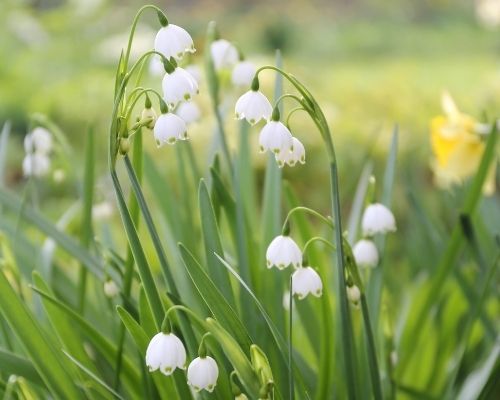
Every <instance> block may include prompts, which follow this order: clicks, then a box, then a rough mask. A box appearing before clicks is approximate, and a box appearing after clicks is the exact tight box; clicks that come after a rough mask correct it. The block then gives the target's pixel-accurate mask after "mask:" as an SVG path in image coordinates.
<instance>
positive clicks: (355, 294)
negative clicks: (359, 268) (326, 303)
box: [346, 285, 361, 306]
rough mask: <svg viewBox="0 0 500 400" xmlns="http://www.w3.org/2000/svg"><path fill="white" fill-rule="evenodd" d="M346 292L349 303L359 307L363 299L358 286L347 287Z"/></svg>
mask: <svg viewBox="0 0 500 400" xmlns="http://www.w3.org/2000/svg"><path fill="white" fill-rule="evenodd" d="M346 290H347V298H348V299H349V301H350V302H351V303H352V304H354V305H355V306H357V305H358V304H359V300H360V299H361V292H360V291H359V288H358V287H357V286H356V285H353V286H347V288H346Z"/></svg>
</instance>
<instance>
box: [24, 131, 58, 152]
mask: <svg viewBox="0 0 500 400" xmlns="http://www.w3.org/2000/svg"><path fill="white" fill-rule="evenodd" d="M24 150H25V151H26V153H38V154H45V155H47V154H49V153H50V151H51V150H52V135H51V134H50V132H49V131H48V130H47V129H45V128H42V127H37V128H35V129H33V130H32V131H31V132H30V133H28V134H27V135H26V136H25V137H24Z"/></svg>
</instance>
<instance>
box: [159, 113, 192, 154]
mask: <svg viewBox="0 0 500 400" xmlns="http://www.w3.org/2000/svg"><path fill="white" fill-rule="evenodd" d="M153 132H154V137H155V140H156V144H157V145H158V147H161V146H163V145H164V144H165V143H167V144H174V143H175V142H176V141H177V140H185V139H187V138H188V136H187V127H186V123H185V122H184V120H183V119H182V118H181V117H179V116H177V115H175V114H173V113H170V112H167V113H164V114H161V115H160V116H159V117H158V119H157V120H156V123H155V127H154V131H153Z"/></svg>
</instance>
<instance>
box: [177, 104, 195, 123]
mask: <svg viewBox="0 0 500 400" xmlns="http://www.w3.org/2000/svg"><path fill="white" fill-rule="evenodd" d="M175 114H176V115H178V116H179V117H181V118H182V119H183V120H184V122H185V123H186V124H187V125H189V124H192V123H193V122H196V121H198V120H199V119H200V117H201V111H200V107H198V104H196V103H195V102H194V101H188V102H186V103H179V105H178V106H177V108H176V110H175Z"/></svg>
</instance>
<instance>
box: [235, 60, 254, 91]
mask: <svg viewBox="0 0 500 400" xmlns="http://www.w3.org/2000/svg"><path fill="white" fill-rule="evenodd" d="M256 70H257V69H256V68H255V65H254V64H253V63H252V62H250V61H240V62H238V63H237V64H236V65H235V66H234V68H233V72H232V73H231V82H233V85H236V86H250V84H251V83H252V79H253V77H254V76H255V71H256Z"/></svg>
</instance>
